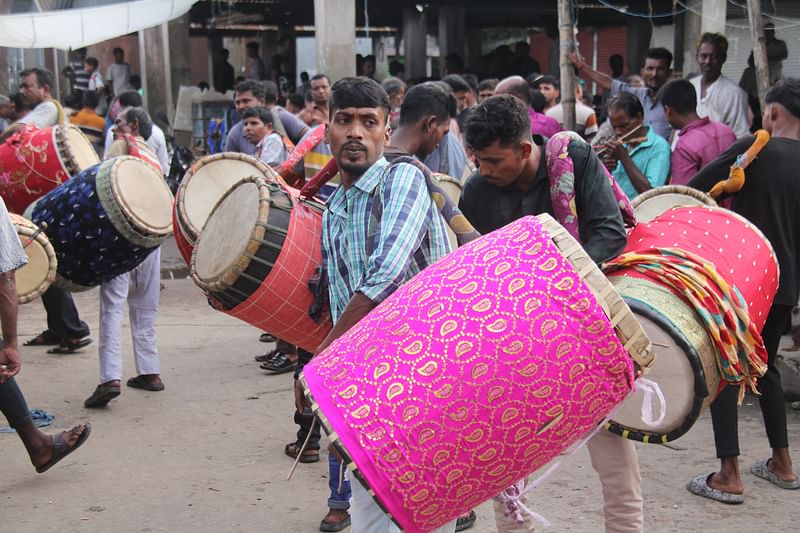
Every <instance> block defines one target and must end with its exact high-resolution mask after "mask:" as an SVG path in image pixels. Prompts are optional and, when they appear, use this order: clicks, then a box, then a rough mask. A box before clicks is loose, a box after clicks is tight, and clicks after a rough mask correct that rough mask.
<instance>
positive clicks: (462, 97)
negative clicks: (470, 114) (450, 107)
mask: <svg viewBox="0 0 800 533" xmlns="http://www.w3.org/2000/svg"><path fill="white" fill-rule="evenodd" d="M468 92H469V91H455V92H454V93H453V96H455V97H456V103H457V104H458V112H459V113H460V112H462V111H464V110H465V109H466V108H467V93H468Z"/></svg>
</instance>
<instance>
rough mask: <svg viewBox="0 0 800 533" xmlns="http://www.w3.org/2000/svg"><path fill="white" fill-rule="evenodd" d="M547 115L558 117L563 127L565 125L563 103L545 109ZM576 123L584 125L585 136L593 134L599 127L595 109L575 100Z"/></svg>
mask: <svg viewBox="0 0 800 533" xmlns="http://www.w3.org/2000/svg"><path fill="white" fill-rule="evenodd" d="M545 115H547V116H548V117H552V118H554V119H556V120H557V121H558V123H559V124H561V127H562V128H563V127H564V106H563V105H562V104H558V105H555V106H553V107H551V108H550V109H548V110H547V111H545ZM575 124H576V126H583V127H584V131H583V133H582V135H583V137H588V136H589V135H593V134H595V133H597V130H598V129H599V127H598V125H597V115H595V112H594V109H592V108H591V107H589V106H588V105H585V104H582V103H581V102H575Z"/></svg>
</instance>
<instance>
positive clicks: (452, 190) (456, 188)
mask: <svg viewBox="0 0 800 533" xmlns="http://www.w3.org/2000/svg"><path fill="white" fill-rule="evenodd" d="M431 178H432V179H433V181H434V183H436V185H438V186H439V187H441V188H442V190H443V191H444V192H445V194H447V197H448V198H450V201H451V202H453V205H456V206H457V205H458V201H459V200H460V199H461V190H462V189H463V186H462V185H461V182H460V181H458V180H457V179H455V178H454V177H452V176H448V175H447V174H441V173H439V172H434V173H432V174H431ZM447 236H448V238H449V239H450V245H451V246H452V247H453V249H454V250H455V249H456V248H458V240H457V239H456V234H455V233H453V230H452V229H450V225H449V224H448V225H447Z"/></svg>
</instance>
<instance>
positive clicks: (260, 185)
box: [190, 154, 294, 293]
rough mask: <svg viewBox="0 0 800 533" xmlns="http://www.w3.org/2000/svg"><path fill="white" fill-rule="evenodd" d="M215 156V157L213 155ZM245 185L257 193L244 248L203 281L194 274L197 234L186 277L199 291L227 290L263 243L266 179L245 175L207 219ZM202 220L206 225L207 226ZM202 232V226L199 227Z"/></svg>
mask: <svg viewBox="0 0 800 533" xmlns="http://www.w3.org/2000/svg"><path fill="white" fill-rule="evenodd" d="M215 155H217V154H215ZM248 183H253V184H255V186H256V187H257V190H258V195H259V198H258V216H257V217H256V220H255V223H254V224H253V228H252V229H251V230H250V235H249V237H248V240H247V245H246V246H245V249H244V250H243V251H242V253H241V254H240V255H239V256H238V258H236V259H234V260H233V261H232V262H231V263H230V264H229V265H228V267H227V269H225V271H224V273H223V274H221V275H219V276H217V277H216V278H215V279H213V280H204V279H202V278H201V277H200V275H199V274H198V272H197V255H198V250H199V249H200V247H201V246H202V244H201V243H202V240H201V239H202V237H203V232H202V231H201V233H200V235H199V236H198V238H197V241H196V243H195V246H194V248H193V250H192V260H191V267H190V268H191V270H190V274H191V276H192V281H194V282H195V284H196V285H197V286H198V287H200V288H201V289H202V290H203V291H205V292H207V293H213V292H222V291H225V290H226V289H229V288H230V287H231V286H233V284H234V283H235V282H236V280H237V279H239V276H240V275H241V274H242V273H243V272H244V271H245V270H246V269H247V267H248V266H249V265H250V262H251V259H250V258H248V257H247V255H251V256H252V255H255V253H256V252H257V251H258V249H259V248H260V247H261V243H262V241H263V240H264V235H265V234H266V228H265V227H264V225H263V224H259V222H263V223H266V222H267V220H268V219H269V211H270V208H271V206H270V200H271V198H272V194H271V191H270V188H269V183H270V182H268V181H267V180H265V179H264V178H262V177H261V176H246V177H243V178H240V179H239V180H238V181H237V182H236V183H235V184H234V185H233V186H232V187H231V188H230V189H228V190H227V191H225V194H223V195H222V196H221V197H220V199H219V200H218V201H217V203H216V204H214V207H213V208H211V212H210V213H209V216H208V220H210V219H211V217H212V216H214V213H215V212H216V211H217V209H218V208H219V207H220V206H221V205H222V203H223V202H224V201H225V200H227V199H228V197H229V196H230V195H231V194H233V192H234V191H236V190H237V189H238V188H239V187H241V186H242V185H246V184H248ZM287 196H288V197H289V201H290V202H291V203H292V207H293V206H294V199H293V198H292V197H291V195H290V194H288V192H287ZM208 220H206V223H208ZM203 229H204V230H205V227H204V228H203Z"/></svg>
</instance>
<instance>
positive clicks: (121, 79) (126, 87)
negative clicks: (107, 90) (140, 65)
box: [106, 63, 133, 96]
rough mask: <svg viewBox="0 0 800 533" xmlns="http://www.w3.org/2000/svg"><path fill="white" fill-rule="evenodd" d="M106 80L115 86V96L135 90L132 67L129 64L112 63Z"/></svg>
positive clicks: (107, 71)
mask: <svg viewBox="0 0 800 533" xmlns="http://www.w3.org/2000/svg"><path fill="white" fill-rule="evenodd" d="M106 79H107V80H111V82H112V83H113V85H114V95H115V96H119V95H120V94H122V93H124V92H125V91H130V90H131V89H133V86H132V85H131V66H130V65H129V64H127V63H111V64H110V65H109V66H108V69H106Z"/></svg>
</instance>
